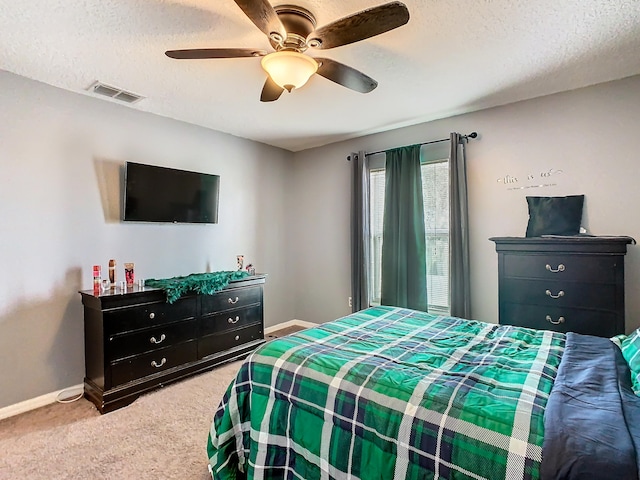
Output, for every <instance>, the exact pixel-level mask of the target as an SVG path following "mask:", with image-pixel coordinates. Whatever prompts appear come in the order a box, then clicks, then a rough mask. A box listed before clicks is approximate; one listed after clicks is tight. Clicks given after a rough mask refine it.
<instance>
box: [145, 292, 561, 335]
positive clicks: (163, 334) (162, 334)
mask: <svg viewBox="0 0 640 480" xmlns="http://www.w3.org/2000/svg"><path fill="white" fill-rule="evenodd" d="M548 291H549V290H547V292H548ZM166 338H167V337H166V336H165V334H164V333H163V334H162V335H160V340H158V339H157V338H156V337H151V338H150V339H149V341H150V342H151V343H155V344H156V345H157V344H158V343H162V342H164V341H165V339H166Z"/></svg>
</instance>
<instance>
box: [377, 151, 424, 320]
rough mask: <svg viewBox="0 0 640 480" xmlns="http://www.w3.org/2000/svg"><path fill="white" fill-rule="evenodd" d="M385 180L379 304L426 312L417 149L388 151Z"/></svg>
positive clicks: (421, 203) (421, 206)
mask: <svg viewBox="0 0 640 480" xmlns="http://www.w3.org/2000/svg"><path fill="white" fill-rule="evenodd" d="M385 178H386V180H385V197H384V218H383V229H382V270H381V277H382V284H381V290H382V291H381V299H380V303H382V304H383V305H394V306H397V307H406V308H413V309H415V310H423V311H425V312H426V311H427V263H426V239H425V230H424V204H423V200H422V175H421V173H420V145H412V146H409V147H401V148H396V149H393V150H389V151H387V152H386V165H385Z"/></svg>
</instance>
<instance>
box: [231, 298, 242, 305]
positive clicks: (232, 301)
mask: <svg viewBox="0 0 640 480" xmlns="http://www.w3.org/2000/svg"><path fill="white" fill-rule="evenodd" d="M238 300H240V299H239V298H238V297H236V299H235V300H232V299H229V303H230V304H231V305H234V304H236V303H238Z"/></svg>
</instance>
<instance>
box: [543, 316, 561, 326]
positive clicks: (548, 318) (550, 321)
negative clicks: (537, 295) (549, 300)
mask: <svg viewBox="0 0 640 480" xmlns="http://www.w3.org/2000/svg"><path fill="white" fill-rule="evenodd" d="M547 322H549V323H551V324H552V325H560V324H561V323H564V317H560V318H558V320H554V319H552V318H551V316H550V315H547Z"/></svg>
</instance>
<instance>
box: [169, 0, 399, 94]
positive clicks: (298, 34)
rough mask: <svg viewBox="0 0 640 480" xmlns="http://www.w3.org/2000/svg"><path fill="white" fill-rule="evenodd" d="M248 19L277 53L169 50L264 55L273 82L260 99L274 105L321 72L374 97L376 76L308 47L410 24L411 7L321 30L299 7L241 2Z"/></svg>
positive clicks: (193, 52)
mask: <svg viewBox="0 0 640 480" xmlns="http://www.w3.org/2000/svg"><path fill="white" fill-rule="evenodd" d="M235 2H236V3H237V4H238V6H239V7H240V8H241V9H242V11H243V12H244V13H245V15H246V16H247V17H249V19H250V20H251V21H252V22H253V23H254V24H255V25H256V26H257V27H258V28H259V29H260V30H261V31H262V32H263V33H264V34H266V35H267V37H268V38H269V42H270V43H271V46H272V47H273V49H274V50H275V51H274V52H271V53H268V52H266V51H265V50H256V49H251V48H197V49H188V50H168V51H167V52H165V54H166V55H167V56H168V57H171V58H176V59H182V60H195V59H205V58H241V57H262V60H261V63H262V68H264V70H265V71H266V72H267V74H268V75H267V80H266V82H265V84H264V87H263V88H262V94H261V96H260V101H262V102H273V101H274V100H277V99H278V98H280V95H282V92H283V91H285V90H287V91H288V92H291V90H293V89H295V88H300V87H301V86H302V85H304V84H305V83H306V82H307V80H308V79H309V78H310V77H311V75H313V74H314V73H317V74H318V75H321V76H323V77H324V78H326V79H328V80H331V81H332V82H335V83H337V84H339V85H342V86H344V87H347V88H349V89H351V90H355V91H356V92H361V93H368V92H370V91H372V90H373V89H374V88H376V87H377V86H378V82H376V81H375V80H374V79H373V78H371V77H369V76H367V75H365V74H364V73H362V72H360V71H358V70H356V69H354V68H352V67H349V66H347V65H344V64H342V63H339V62H337V61H335V60H331V59H329V58H318V57H312V56H310V55H307V54H305V53H304V52H305V51H306V50H307V49H308V48H312V49H319V50H327V49H329V48H335V47H340V46H342V45H348V44H350V43H354V42H359V41H360V40H365V39H367V38H371V37H373V36H376V35H380V34H381V33H385V32H388V31H389V30H393V29H394V28H398V27H401V26H402V25H404V24H405V23H407V22H408V21H409V11H408V10H407V7H406V6H405V5H404V4H403V3H401V2H398V1H394V2H390V3H386V4H384V5H379V6H377V7H373V8H369V9H367V10H363V11H361V12H358V13H354V14H352V15H348V16H346V17H343V18H341V19H339V20H336V21H334V22H332V23H329V24H328V25H325V26H323V27H320V28H316V19H315V17H314V16H313V14H312V13H311V12H310V11H308V10H307V9H305V8H302V7H299V6H297V5H280V6H275V7H273V6H272V5H271V4H270V3H269V1H268V0H235Z"/></svg>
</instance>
